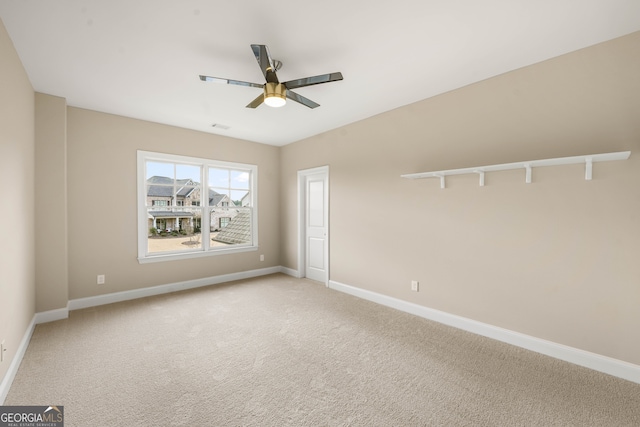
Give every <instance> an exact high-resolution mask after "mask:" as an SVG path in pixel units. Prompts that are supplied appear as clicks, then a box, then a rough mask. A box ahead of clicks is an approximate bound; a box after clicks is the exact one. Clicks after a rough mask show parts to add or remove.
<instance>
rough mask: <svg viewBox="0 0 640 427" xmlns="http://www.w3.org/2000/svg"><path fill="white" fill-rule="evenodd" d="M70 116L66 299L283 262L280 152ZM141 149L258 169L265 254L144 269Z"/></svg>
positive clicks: (146, 125) (89, 114)
mask: <svg viewBox="0 0 640 427" xmlns="http://www.w3.org/2000/svg"><path fill="white" fill-rule="evenodd" d="M67 119H68V122H67V152H68V158H67V164H68V175H67V178H68V199H69V203H68V212H69V214H68V224H69V266H70V267H69V299H77V298H83V297H88V296H94V295H100V294H106V293H111V292H119V291H125V290H131V289H137V288H143V287H148V286H154V285H164V284H168V283H176V282H182V281H186V280H192V279H200V278H204V277H211V276H218V275H222V274H229V273H235V272H241V271H247V270H253V269H259V268H266V267H272V266H277V265H279V259H278V255H279V252H278V248H279V245H280V242H279V221H278V216H279V203H278V199H279V173H278V169H279V165H280V164H279V149H278V148H277V147H273V146H268V145H264V144H256V143H252V142H247V141H241V140H237V139H232V138H226V137H222V136H216V135H210V134H205V133H201V132H195V131H189V130H185V129H180V128H175V127H171V126H164V125H159V124H155V123H150V122H144V121H140V120H135V119H130V118H125V117H120V116H114V115H109V114H103V113H98V112H95V111H89V110H83V109H78V108H71V107H70V108H68V114H67ZM137 150H146V151H156V152H162V153H173V154H180V155H185V156H194V157H204V158H212V159H216V160H225V161H231V162H242V163H251V164H256V165H258V191H259V195H258V197H259V200H258V204H259V207H258V209H259V219H258V230H259V244H260V250H259V251H257V252H247V253H240V254H233V255H220V256H213V257H206V258H198V259H190V260H181V261H170V262H162V263H151V264H139V263H138V260H137V221H136V218H137V214H136V191H137V189H136V152H137ZM43 244H49V243H43ZM51 245H53V243H51ZM260 254H264V256H265V261H264V262H260V261H259V255H260ZM98 274H104V275H106V283H105V284H104V285H96V276H97V275H98Z"/></svg>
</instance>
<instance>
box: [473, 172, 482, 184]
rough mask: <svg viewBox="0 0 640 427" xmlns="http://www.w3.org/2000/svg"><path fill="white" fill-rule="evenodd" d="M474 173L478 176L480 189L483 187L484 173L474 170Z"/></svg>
mask: <svg viewBox="0 0 640 427" xmlns="http://www.w3.org/2000/svg"><path fill="white" fill-rule="evenodd" d="M474 172H475V173H477V174H478V175H480V183H479V184H480V187H484V171H483V170H475V171H474Z"/></svg>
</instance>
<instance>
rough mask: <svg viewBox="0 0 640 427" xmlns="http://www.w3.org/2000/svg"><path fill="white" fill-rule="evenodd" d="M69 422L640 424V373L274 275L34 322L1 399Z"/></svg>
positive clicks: (80, 426) (94, 424)
mask: <svg viewBox="0 0 640 427" xmlns="http://www.w3.org/2000/svg"><path fill="white" fill-rule="evenodd" d="M53 404H56V405H64V407H65V408H64V410H65V417H66V424H65V425H66V426H67V427H73V426H78V427H86V426H91V427H100V426H105V427H106V426H607V427H610V426H640V385H638V384H635V383H631V382H628V381H624V380H621V379H617V378H614V377H611V376H608V375H605V374H601V373H598V372H594V371H590V370H588V369H585V368H581V367H578V366H574V365H571V364H569V363H565V362H562V361H558V360H555V359H552V358H549V357H546V356H542V355H539V354H536V353H533V352H529V351H526V350H523V349H520V348H516V347H512V346H509V345H507V344H503V343H500V342H497V341H493V340H490V339H487V338H482V337H479V336H475V335H472V334H470V333H466V332H463V331H460V330H456V329H453V328H450V327H447V326H444V325H440V324H438V323H434V322H430V321H427V320H425V319H422V318H419V317H414V316H411V315H409V314H406V313H402V312H399V311H396V310H393V309H390V308H386V307H383V306H379V305H376V304H374V303H371V302H368V301H364V300H359V299H357V298H355V297H352V296H349V295H345V294H342V293H339V292H336V291H332V290H329V289H327V288H325V287H324V286H322V285H320V284H317V283H315V282H311V281H307V280H298V279H293V278H291V277H288V276H284V275H280V274H277V275H272V276H267V277H263V278H257V279H251V280H244V281H238V282H234V283H229V284H225V285H218V286H212V287H208V288H200V289H197V290H192V291H186V292H180V293H174V294H169V295H162V296H157V297H151V298H146V299H141V300H135V301H129V302H124V303H118V304H112V305H108V306H101V307H95V308H90V309H85V310H78V311H73V312H71V313H70V317H69V319H67V320H62V321H58V322H53V323H48V324H43V325H38V326H37V327H36V330H35V332H34V334H33V338H32V340H31V344H30V345H29V348H28V350H27V352H26V355H25V357H24V360H23V362H22V365H21V366H20V370H19V372H18V374H17V376H16V378H15V381H14V383H13V386H12V387H11V390H10V392H9V394H8V396H7V399H6V402H5V405H53Z"/></svg>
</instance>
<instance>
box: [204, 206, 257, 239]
mask: <svg viewBox="0 0 640 427" xmlns="http://www.w3.org/2000/svg"><path fill="white" fill-rule="evenodd" d="M213 240H215V241H217V242H222V243H229V244H244V243H251V214H250V213H249V211H248V210H246V209H243V210H241V211H240V212H238V215H236V216H235V217H233V218H232V219H231V221H229V224H227V226H226V227H225V228H223V229H222V231H220V232H219V233H218V234H217V235H216V236H215V237H214V238H213Z"/></svg>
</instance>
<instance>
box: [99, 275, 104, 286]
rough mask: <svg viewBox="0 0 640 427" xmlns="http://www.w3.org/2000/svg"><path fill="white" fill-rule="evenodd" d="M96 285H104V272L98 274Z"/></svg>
mask: <svg viewBox="0 0 640 427" xmlns="http://www.w3.org/2000/svg"><path fill="white" fill-rule="evenodd" d="M98 285H104V274H98Z"/></svg>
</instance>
